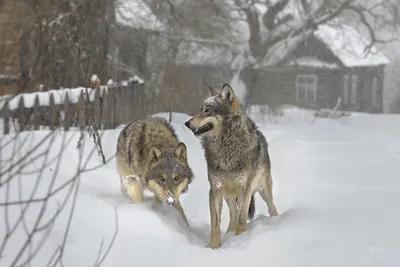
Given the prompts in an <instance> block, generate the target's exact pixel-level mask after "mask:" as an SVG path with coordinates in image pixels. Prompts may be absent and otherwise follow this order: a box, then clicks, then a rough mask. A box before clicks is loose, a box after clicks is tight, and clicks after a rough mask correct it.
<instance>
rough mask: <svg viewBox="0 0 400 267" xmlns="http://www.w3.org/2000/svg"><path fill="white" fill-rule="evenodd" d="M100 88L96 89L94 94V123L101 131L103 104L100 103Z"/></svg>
mask: <svg viewBox="0 0 400 267" xmlns="http://www.w3.org/2000/svg"><path fill="white" fill-rule="evenodd" d="M100 90H101V89H100V88H98V89H96V91H95V93H94V103H93V116H94V118H93V121H94V124H95V126H96V129H100V127H101V117H100V115H101V102H100Z"/></svg>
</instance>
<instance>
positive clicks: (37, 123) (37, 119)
mask: <svg viewBox="0 0 400 267" xmlns="http://www.w3.org/2000/svg"><path fill="white" fill-rule="evenodd" d="M39 127H40V102H39V95H36V96H35V105H34V107H33V129H34V130H35V131H37V130H39Z"/></svg>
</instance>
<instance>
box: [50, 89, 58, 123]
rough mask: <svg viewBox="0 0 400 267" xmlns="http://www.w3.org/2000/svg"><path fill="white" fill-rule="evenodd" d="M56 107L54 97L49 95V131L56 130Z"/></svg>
mask: <svg viewBox="0 0 400 267" xmlns="http://www.w3.org/2000/svg"><path fill="white" fill-rule="evenodd" d="M56 113H57V110H56V105H55V101H54V95H53V93H51V94H50V100H49V124H50V130H55V129H56V128H57V124H56Z"/></svg>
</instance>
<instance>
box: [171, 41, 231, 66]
mask: <svg viewBox="0 0 400 267" xmlns="http://www.w3.org/2000/svg"><path fill="white" fill-rule="evenodd" d="M232 60H233V55H232V51H230V49H228V48H226V47H224V46H221V45H212V44H208V45H207V44H203V43H195V42H184V43H181V44H180V45H179V49H178V54H177V56H176V63H177V64H187V65H221V64H230V63H231V61H232Z"/></svg>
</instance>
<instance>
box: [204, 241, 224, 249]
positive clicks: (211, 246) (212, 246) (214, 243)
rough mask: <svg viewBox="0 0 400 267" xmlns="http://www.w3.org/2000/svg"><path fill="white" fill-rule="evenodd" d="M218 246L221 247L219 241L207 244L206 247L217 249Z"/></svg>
mask: <svg viewBox="0 0 400 267" xmlns="http://www.w3.org/2000/svg"><path fill="white" fill-rule="evenodd" d="M220 247H221V242H212V243H210V244H208V246H207V248H212V249H219V248H220Z"/></svg>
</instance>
